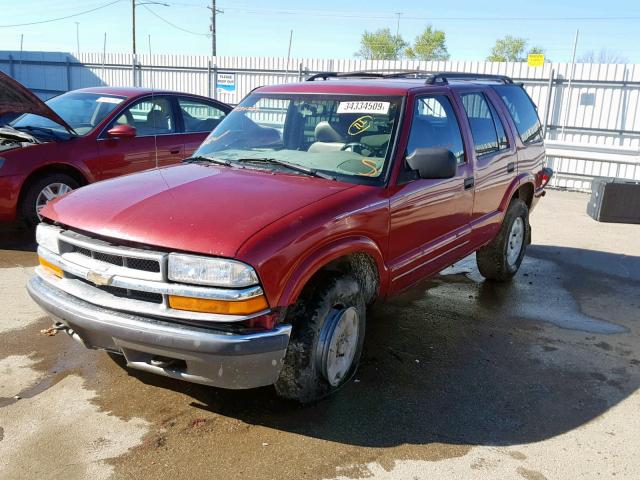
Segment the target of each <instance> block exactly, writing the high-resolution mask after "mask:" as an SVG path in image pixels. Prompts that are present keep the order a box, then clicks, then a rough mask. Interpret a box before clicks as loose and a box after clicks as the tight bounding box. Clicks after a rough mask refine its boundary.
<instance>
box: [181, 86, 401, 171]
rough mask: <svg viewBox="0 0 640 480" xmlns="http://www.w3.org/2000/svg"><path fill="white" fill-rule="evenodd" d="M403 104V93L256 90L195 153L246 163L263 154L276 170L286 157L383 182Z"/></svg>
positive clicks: (308, 165)
mask: <svg viewBox="0 0 640 480" xmlns="http://www.w3.org/2000/svg"><path fill="white" fill-rule="evenodd" d="M401 104H402V97H378V96H375V97H372V96H366V97H365V96H353V95H324V94H323V95H317V94H316V95H300V94H286V95H283V94H260V93H257V94H253V95H250V96H248V97H247V98H246V99H244V100H243V101H242V103H240V104H239V105H238V106H237V107H236V108H235V109H234V110H233V111H232V112H231V113H230V114H229V115H228V116H227V117H226V118H225V119H224V120H223V121H222V122H221V123H220V124H219V125H218V126H217V127H216V129H215V130H214V131H213V132H212V133H211V134H210V135H209V137H207V139H206V140H205V141H204V143H203V144H202V145H201V146H200V148H199V149H198V151H197V152H196V153H195V154H194V156H196V157H209V158H212V159H216V160H219V161H225V162H231V164H233V163H234V162H238V163H240V162H242V164H243V165H247V164H248V163H250V162H251V159H260V160H262V162H260V168H273V169H276V168H280V167H281V166H282V165H281V164H278V162H286V163H289V164H293V165H297V166H301V167H304V168H307V169H312V170H314V171H319V172H324V173H327V174H329V175H331V176H333V177H336V178H338V179H340V180H343V181H348V182H353V183H379V182H380V181H381V180H382V179H383V173H384V172H385V171H386V168H387V164H388V161H387V159H388V157H389V156H390V153H391V146H392V144H393V136H394V134H395V130H396V126H397V123H398V118H399V112H400V106H401ZM264 160H275V162H265V161H264ZM257 163H258V162H256V164H257Z"/></svg>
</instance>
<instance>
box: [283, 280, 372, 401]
mask: <svg viewBox="0 0 640 480" xmlns="http://www.w3.org/2000/svg"><path fill="white" fill-rule="evenodd" d="M313 282H314V283H313V285H310V286H309V287H308V288H307V289H305V292H304V293H303V294H302V295H301V297H300V299H299V300H298V302H297V303H296V305H294V307H293V310H292V312H291V317H290V318H291V321H292V323H293V331H292V333H291V339H290V341H289V346H288V348H287V353H286V355H285V359H284V366H283V368H282V371H281V373H280V377H279V378H278V380H277V382H276V384H275V388H276V392H277V393H278V395H279V396H281V397H283V398H287V399H291V400H295V401H298V402H301V403H310V402H315V401H317V400H319V399H321V398H323V397H325V396H327V395H329V394H331V393H333V392H334V391H336V390H337V389H339V388H340V387H341V386H342V385H344V384H345V383H347V382H348V381H349V380H350V379H351V378H352V377H353V374H354V373H355V371H356V369H357V368H358V362H359V360H360V354H361V353H362V345H363V343H364V333H365V325H366V307H365V299H364V295H363V294H362V288H361V287H360V284H359V283H358V281H357V280H356V279H355V278H353V277H352V276H350V275H342V274H335V273H329V274H325V275H320V276H318V277H317V278H316V279H314V281H313Z"/></svg>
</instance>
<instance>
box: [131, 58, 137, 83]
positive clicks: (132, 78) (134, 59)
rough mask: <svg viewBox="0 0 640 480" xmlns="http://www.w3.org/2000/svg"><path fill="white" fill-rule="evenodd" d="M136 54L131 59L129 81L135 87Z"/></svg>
mask: <svg viewBox="0 0 640 480" xmlns="http://www.w3.org/2000/svg"><path fill="white" fill-rule="evenodd" d="M136 57H137V56H136V54H135V53H134V54H133V56H132V57H131V81H132V83H133V86H134V87H136V86H137V85H136Z"/></svg>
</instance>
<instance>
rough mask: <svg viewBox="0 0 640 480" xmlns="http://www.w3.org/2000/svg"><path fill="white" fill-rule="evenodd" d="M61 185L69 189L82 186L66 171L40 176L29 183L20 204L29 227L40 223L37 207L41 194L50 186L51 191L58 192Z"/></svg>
mask: <svg viewBox="0 0 640 480" xmlns="http://www.w3.org/2000/svg"><path fill="white" fill-rule="evenodd" d="M60 186H64V187H66V188H68V189H69V190H75V189H76V188H78V187H79V186H80V184H79V183H78V182H77V181H76V180H75V179H74V178H72V177H70V176H69V175H66V174H64V173H53V174H49V175H45V176H43V177H40V178H38V179H36V180H35V182H33V183H32V184H31V185H29V187H28V189H27V191H26V193H25V194H24V197H23V198H22V203H21V204H20V214H21V216H22V218H23V220H24V221H25V223H26V224H27V225H28V226H29V227H35V226H36V225H37V224H38V223H40V217H39V216H38V208H37V207H38V204H39V203H40V199H41V198H43V197H41V194H43V195H44V191H45V190H46V189H47V188H48V187H49V188H50V190H49V192H50V193H53V194H56V193H57V192H58V191H59V188H60ZM67 191H68V190H67ZM63 193H64V192H63ZM61 194H62V193H60V195H61ZM55 196H57V195H55ZM54 198H55V197H54Z"/></svg>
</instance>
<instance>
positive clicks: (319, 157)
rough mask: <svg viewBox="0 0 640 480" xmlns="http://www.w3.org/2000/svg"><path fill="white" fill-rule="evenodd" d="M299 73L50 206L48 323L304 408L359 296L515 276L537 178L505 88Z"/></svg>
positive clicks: (331, 379) (518, 90)
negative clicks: (172, 153) (299, 77)
mask: <svg viewBox="0 0 640 480" xmlns="http://www.w3.org/2000/svg"><path fill="white" fill-rule="evenodd" d="M310 80H311V81H307V82H303V83H296V84H287V85H276V86H268V87H262V88H259V89H257V90H255V91H253V92H252V93H251V94H250V95H248V96H247V97H246V98H245V99H244V100H243V101H242V102H241V103H240V104H239V105H238V106H237V107H236V108H235V109H234V110H233V111H232V112H231V113H230V114H229V115H228V116H227V117H226V118H225V119H224V120H223V121H222V122H220V124H219V125H218V126H217V127H216V129H215V130H214V131H213V132H212V133H211V135H209V137H208V138H207V139H206V140H205V141H204V143H203V144H202V145H201V146H200V148H199V149H198V150H197V151H196V153H195V154H194V156H193V157H192V158H191V159H189V160H188V161H187V162H185V163H184V164H183V165H179V166H173V167H167V168H161V169H157V170H151V171H147V172H144V173H140V174H137V175H131V176H127V177H121V178H118V179H114V180H110V181H107V182H100V183H97V184H95V185H90V186H88V187H85V188H82V189H80V190H78V191H75V192H71V193H70V194H68V195H66V196H65V197H63V198H61V199H58V200H56V201H54V202H51V203H50V204H49V205H47V206H46V207H45V208H44V209H43V210H42V216H43V221H44V222H43V223H42V224H40V225H39V226H38V229H37V240H38V244H39V247H38V255H39V258H40V264H41V265H40V266H39V267H38V268H37V270H36V276H34V278H32V279H31V280H30V282H29V285H28V288H29V292H30V294H31V296H32V297H33V298H34V299H35V300H36V302H38V303H39V304H40V305H41V306H42V307H43V308H44V309H45V310H46V311H47V312H49V313H51V314H52V315H53V316H54V317H56V318H57V319H58V320H57V323H56V324H55V328H58V329H62V330H65V331H66V332H67V333H69V334H70V335H71V336H73V337H74V338H76V339H78V340H79V341H81V342H82V343H83V344H84V345H86V346H87V347H89V348H98V349H105V350H108V351H111V352H115V353H118V354H122V355H124V357H125V359H126V362H127V365H128V366H130V367H132V368H137V369H141V370H145V371H148V372H153V373H156V374H159V375H165V376H169V377H173V378H179V379H183V380H188V381H192V382H198V383H203V384H208V385H215V386H220V387H225V388H251V387H257V386H261V385H269V384H275V387H276V390H277V392H278V393H279V394H280V395H282V396H284V397H287V398H293V399H296V400H299V401H303V402H307V401H313V400H316V399H318V398H321V397H322V396H324V395H327V394H329V393H331V392H333V391H334V390H335V389H337V388H338V387H340V386H341V385H342V384H344V383H345V382H347V381H348V380H349V379H350V378H351V377H352V376H353V374H354V372H355V370H356V368H357V365H358V359H359V358H360V352H361V351H362V346H363V342H364V338H365V325H366V316H367V308H366V307H367V305H369V304H371V303H372V302H373V301H374V300H376V299H384V298H385V297H388V296H389V295H393V294H396V293H398V292H400V291H402V290H404V289H407V288H409V287H411V286H412V285H415V284H416V283H417V282H419V281H421V280H422V279H424V278H425V277H428V276H430V275H434V274H436V273H437V272H439V271H440V270H442V269H443V268H445V267H447V266H448V265H451V264H452V263H454V262H456V261H457V260H459V259H461V258H463V257H465V256H467V255H469V254H471V253H473V252H476V258H477V263H478V267H479V270H480V272H481V273H482V274H483V275H484V276H485V277H486V278H488V279H491V280H495V281H507V280H509V279H510V278H511V277H513V275H514V274H515V273H516V272H517V270H518V268H519V267H520V264H521V262H522V259H523V257H524V254H525V250H526V247H527V244H528V243H529V242H530V238H531V229H530V226H529V212H530V211H531V209H532V208H534V206H535V205H536V202H537V201H538V199H539V198H540V197H541V196H542V195H544V187H545V185H546V183H547V182H548V180H549V178H550V176H551V171H550V170H548V169H546V168H545V167H544V156H545V152H544V145H543V141H542V135H541V127H540V122H539V120H538V116H537V114H536V110H535V107H534V105H533V103H532V101H531V99H530V98H529V96H528V95H527V93H526V92H525V91H524V89H523V88H522V87H521V86H520V85H516V84H514V83H513V82H512V81H511V79H509V78H507V77H500V76H481V75H468V74H455V73H449V74H437V75H424V74H422V73H420V72H413V73H396V74H374V73H358V74H350V75H348V74H343V75H338V74H321V75H317V76H314V77H312V78H311V79H310ZM389 321H393V319H389Z"/></svg>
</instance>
